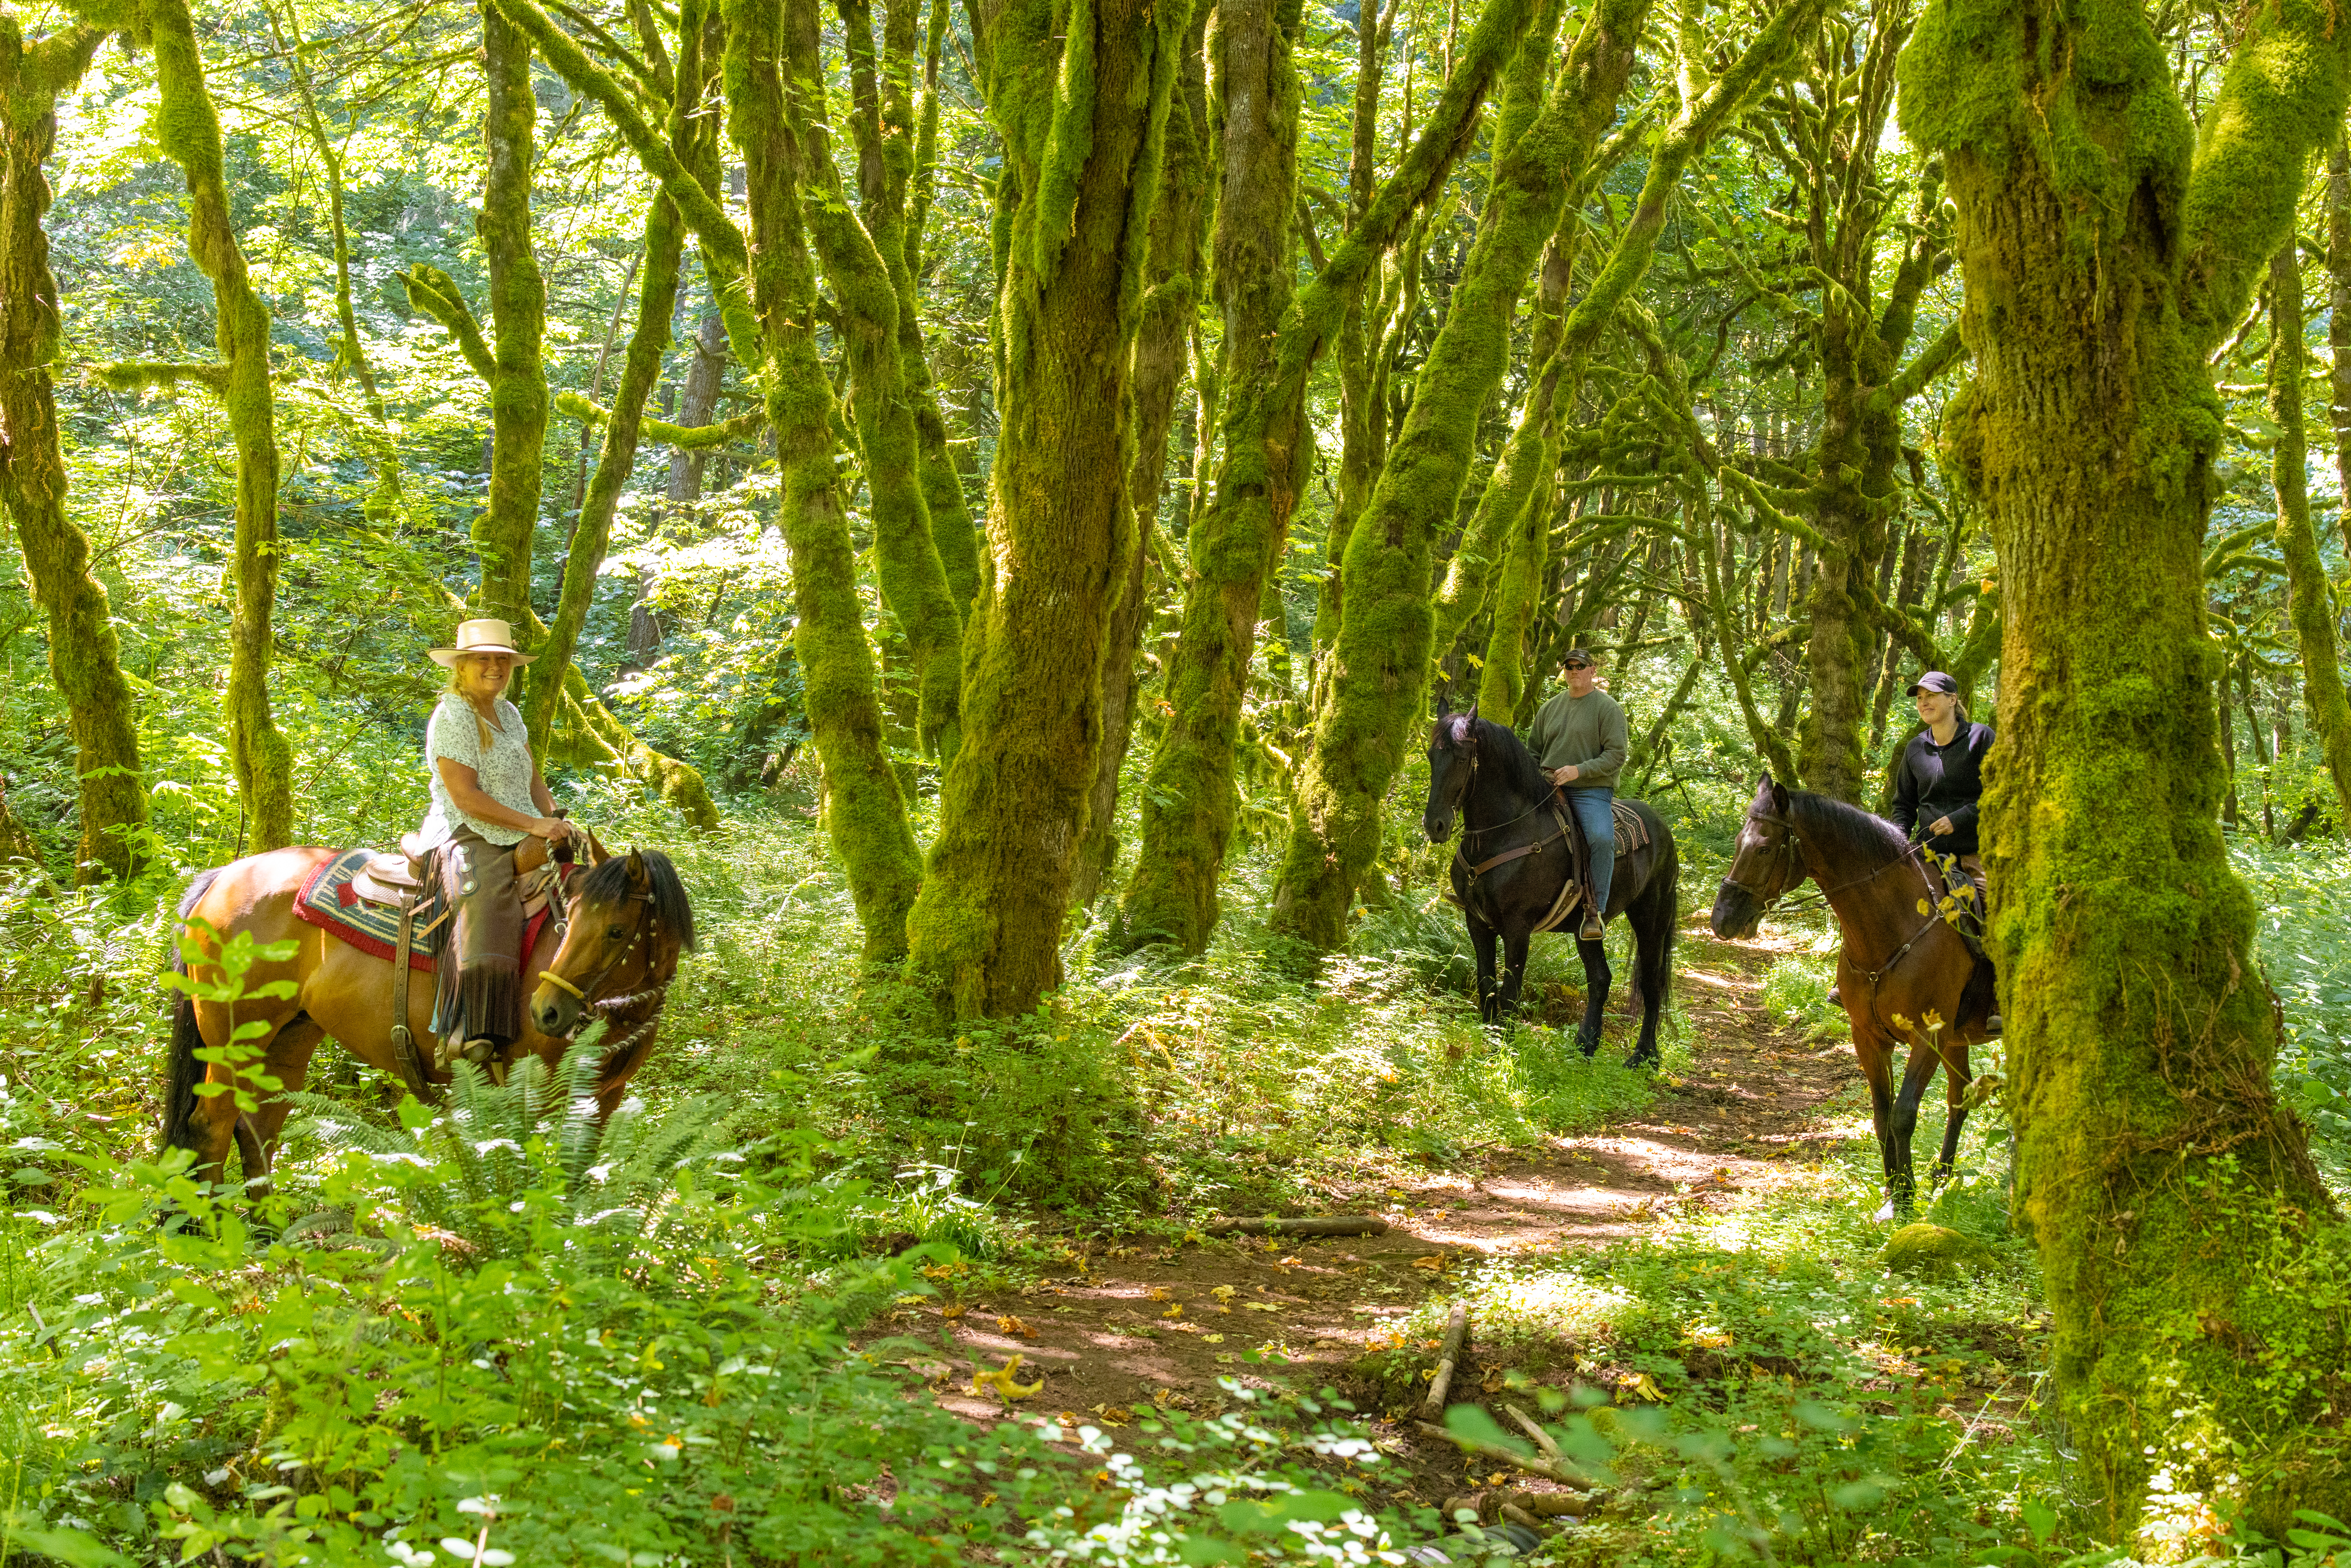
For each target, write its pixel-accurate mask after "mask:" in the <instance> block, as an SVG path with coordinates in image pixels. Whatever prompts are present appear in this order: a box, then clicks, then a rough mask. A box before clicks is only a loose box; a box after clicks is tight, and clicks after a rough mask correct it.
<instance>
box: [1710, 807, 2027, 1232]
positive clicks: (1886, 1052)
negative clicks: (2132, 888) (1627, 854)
mask: <svg viewBox="0 0 2351 1568" xmlns="http://www.w3.org/2000/svg"><path fill="white" fill-rule="evenodd" d="M1807 878H1810V879H1811V880H1812V881H1813V882H1814V883H1817V884H1818V885H1819V887H1820V890H1821V892H1822V894H1823V895H1824V896H1825V897H1826V898H1827V900H1828V905H1829V908H1830V909H1831V910H1832V911H1833V912H1834V914H1835V915H1836V920H1837V931H1838V934H1839V935H1840V936H1842V937H1843V938H1844V946H1842V947H1841V948H1840V949H1839V950H1838V953H1837V985H1838V987H1839V988H1840V990H1841V993H1842V995H1843V998H1844V1012H1845V1018H1846V1019H1847V1020H1848V1021H1849V1022H1850V1023H1851V1025H1852V1027H1853V1049H1854V1053H1855V1055H1856V1056H1858V1057H1859V1058H1860V1059H1861V1074H1862V1076H1863V1077H1864V1078H1865V1079H1867V1080H1868V1081H1869V1118H1870V1122H1871V1124H1872V1125H1873V1126H1874V1127H1875V1128H1876V1133H1877V1148H1878V1154H1879V1155H1880V1157H1881V1158H1882V1160H1883V1162H1884V1164H1885V1166H1886V1204H1885V1207H1882V1208H1880V1209H1879V1210H1878V1211H1877V1218H1879V1219H1880V1220H1886V1219H1893V1218H1903V1219H1907V1218H1909V1216H1910V1213H1911V1210H1912V1204H1913V1201H1914V1199H1915V1197H1916V1195H1917V1182H1916V1180H1915V1178H1914V1177H1913V1176H1912V1174H1911V1168H1910V1139H1911V1135H1912V1134H1914V1133H1916V1132H1917V1127H1918V1103H1919V1102H1920V1101H1921V1100H1923V1099H1925V1098H1926V1094H1927V1086H1928V1084H1929V1083H1930V1082H1933V1081H1934V1077H1935V1069H1936V1068H1937V1067H1938V1066H1940V1067H1942V1068H1943V1069H1944V1080H1945V1090H1944V1093H1945V1102H1944V1103H1945V1104H1946V1105H1947V1106H1948V1107H1949V1120H1948V1121H1947V1122H1946V1123H1945V1124H1944V1125H1943V1147H1942V1152H1941V1153H1940V1154H1939V1155H1938V1156H1937V1157H1936V1160H1935V1166H1934V1168H1933V1170H1932V1171H1930V1172H1929V1173H1928V1185H1929V1186H1939V1185H1940V1184H1941V1183H1942V1181H1943V1179H1944V1178H1945V1177H1947V1176H1949V1175H1950V1174H1951V1166H1952V1163H1953V1162H1954V1161H1955V1160H1956V1159H1957V1158H1958V1157H1959V1128H1960V1127H1961V1125H1962V1124H1965V1122H1966V1121H1967V1117H1968V1108H1967V1092H1968V1083H1969V1081H1970V1075H1969V1071H1968V1047H1969V1046H1970V1045H1972V1044H1974V1043H1975V1042H1977V1041H1979V1040H1988V1039H1990V1038H1991V1030H1990V1028H1989V1027H1988V1026H1989V1024H1990V1022H1991V1018H1992V1015H1993V1013H1994V1012H1995V1010H1996V1005H1995V999H1994V997H1993V992H1992V973H1991V964H1990V963H1988V962H1984V961H1981V960H1979V959H1978V958H1977V956H1975V954H1974V953H1973V952H1971V951H1970V948H1969V946H1968V943H1967V940H1966V939H1965V938H1964V937H1962V936H1960V935H1959V932H1958V930H1957V929H1955V928H1954V927H1953V926H1952V925H1950V923H1949V921H1947V920H1946V919H1944V917H1943V915H1942V914H1941V913H1940V910H1939V907H1938V906H1939V905H1940V904H1941V902H1942V899H1943V896H1944V894H1945V892H1946V889H1945V888H1944V886H1943V885H1942V877H1941V873H1940V872H1939V871H1930V870H1929V869H1928V865H1927V863H1926V859H1925V857H1924V856H1923V855H1922V854H1921V853H1920V852H1919V847H1918V846H1917V845H1916V844H1914V843H1912V842H1910V841H1909V840H1907V839H1906V838H1904V837H1903V836H1902V834H1901V832H1900V831H1899V830H1897V829H1896V827H1895V826H1894V825H1893V824H1892V823H1890V822H1888V821H1885V820H1884V819H1883V818H1880V817H1874V816H1872V815H1870V813H1868V812H1867V811H1865V810H1861V809H1860V808H1859V807H1857V806H1848V805H1846V804H1845V803H1844V802H1843V801H1842V800H1831V799H1830V798H1829V797H1827V796H1825V795H1813V794H1808V793H1806V792H1805V791H1803V790H1802V789H1787V788H1785V787H1784V786H1782V785H1781V784H1779V783H1776V782H1775V781H1773V779H1772V778H1771V775H1770V774H1769V773H1766V774H1764V775H1763V779H1762V782H1761V783H1760V784H1758V785H1757V786H1756V788H1755V799H1754V801H1753V803H1752V804H1750V806H1749V807H1748V809H1747V820H1746V821H1745V822H1744V823H1743V824H1741V825H1740V830H1739V844H1738V849H1737V852H1736V853H1735V854H1734V855H1733V856H1732V858H1731V862H1730V872H1729V875H1727V876H1725V877H1724V878H1723V879H1722V891H1721V892H1720V894H1718V895H1717V897H1716V898H1715V901H1714V913H1713V915H1712V925H1713V926H1714V934H1715V935H1716V936H1753V935H1754V934H1755V931H1756V928H1757V927H1758V926H1759V925H1761V924H1762V920H1763V911H1764V910H1766V909H1767V908H1769V907H1770V906H1771V904H1773V903H1774V902H1775V901H1777V900H1779V899H1781V898H1783V897H1785V896H1786V895H1787V894H1790V893H1791V892H1793V891H1794V890H1795V889H1796V888H1797V887H1798V886H1800V885H1801V884H1802V883H1803V882H1804V881H1805V880H1806V879H1807ZM1903 1045H1907V1046H1908V1047H1909V1049H1910V1054H1909V1058H1908V1060H1907V1061H1906V1062H1905V1063H1904V1064H1903V1069H1902V1088H1901V1091H1900V1092H1898V1093H1897V1092H1896V1091H1895V1088H1894V1082H1893V1077H1894V1075H1893V1061H1894V1052H1895V1051H1896V1048H1897V1047H1900V1046H1903Z"/></svg>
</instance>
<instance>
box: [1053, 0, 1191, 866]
mask: <svg viewBox="0 0 2351 1568" xmlns="http://www.w3.org/2000/svg"><path fill="white" fill-rule="evenodd" d="M1206 28H1207V14H1206V13H1205V11H1203V12H1196V13H1195V14H1194V15H1193V17H1192V25H1191V26H1190V28H1189V29H1188V30H1187V31H1186V34H1185V36H1184V64H1183V68H1182V73H1181V75H1180V77H1179V78H1178V79H1177V81H1176V85H1175V99H1174V100H1173V101H1172V102H1171V103H1169V105H1168V106H1167V151H1166V153H1165V159H1164V162H1165V171H1164V172H1163V175H1162V184H1161V189H1160V193H1159V201H1158V204H1156V205H1155V206H1154V207H1153V209H1152V213H1151V281H1150V286H1149V291H1148V292H1147V293H1146V294H1145V295H1144V301H1143V325H1142V327H1141V328H1140V329H1137V331H1136V332H1135V336H1134V393H1133V395H1134V415H1133V417H1134V472H1133V473H1132V474H1131V475H1130V476H1128V478H1127V500H1128V503H1129V505H1131V506H1132V507H1134V528H1135V538H1136V547H1137V548H1136V549H1135V551H1134V557H1133V559H1132V560H1131V561H1130V563H1129V565H1128V567H1127V571H1126V580H1125V581H1124V582H1123V584H1122V585H1121V586H1120V588H1119V593H1118V602H1117V604H1116V605H1114V606H1113V608H1112V610H1111V612H1110V634H1109V636H1108V638H1107V639H1105V643H1104V646H1103V650H1102V751H1101V754H1100V755H1099V756H1097V757H1096V758H1094V784H1093V790H1092V795H1091V796H1090V798H1089V799H1088V801H1087V806H1086V827H1085V834H1084V836H1083V837H1082V838H1081V840H1080V841H1079V844H1078V867H1077V871H1076V873H1074V875H1073V876H1072V878H1071V883H1070V899H1071V903H1073V904H1081V905H1083V904H1092V902H1093V900H1094V896H1095V895H1096V894H1099V893H1100V892H1101V891H1102V882H1103V879H1105V878H1106V877H1108V876H1109V874H1110V872H1111V868H1112V867H1113V864H1114V863H1115V862H1117V860H1118V847H1119V846H1118V780H1119V774H1120V772H1121V771H1122V770H1123V767H1124V764H1125V761H1126V751H1127V744H1128V742H1129V740H1130V739H1131V738H1132V737H1133V736H1134V702H1135V694H1136V688H1137V683H1138V681H1139V679H1140V675H1139V672H1138V664H1139V661H1140V659H1141V655H1142V648H1143V630H1144V625H1145V624H1146V623H1147V622H1149V620H1150V619H1151V604H1150V601H1149V597H1148V595H1147V593H1146V591H1145V584H1146V582H1147V581H1148V580H1149V575H1150V573H1149V568H1150V562H1151V554H1152V550H1151V544H1150V540H1151V537H1152V533H1153V530H1155V528H1157V527H1158V526H1159V497H1160V491H1161V490H1162V489H1163V488H1164V487H1165V480H1166V474H1167V438H1168V434H1169V432H1170V431H1171V430H1172V429H1173V428H1174V426H1175V403H1176V399H1177V398H1178V396H1179V395H1180V394H1181V393H1182V392H1183V390H1184V380H1185V374H1184V372H1185V370H1186V348H1187V346H1188V345H1189V343H1190V341H1191V337H1192V332H1193V329H1194V326H1195V324H1196V323H1195V318H1196V315H1197V313H1198V311H1199V308H1200V264H1201V256H1202V254H1203V250H1204V246H1203V244H1202V241H1203V238H1204V235H1203V227H1204V225H1203V219H1204V218H1205V217H1206V215H1207V194H1208V178H1209V171H1210V167H1211V160H1210V158H1209V156H1208V82H1207V54H1206V50H1205V48H1204V47H1203V36H1204V34H1205V31H1206Z"/></svg>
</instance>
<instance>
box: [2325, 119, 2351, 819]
mask: <svg viewBox="0 0 2351 1568" xmlns="http://www.w3.org/2000/svg"><path fill="white" fill-rule="evenodd" d="M2326 307H2327V308H2326V347H2327V372H2326V379H2327V388H2328V390H2329V392H2332V393H2333V396H2332V397H2331V398H2330V399H2329V400H2328V404H2327V411H2326V412H2327V418H2328V420H2329V421H2330V423H2332V424H2333V425H2334V429H2335V479H2336V482H2337V488H2336V490H2335V494H2336V495H2338V496H2340V497H2343V499H2342V501H2341V503H2340V504H2339V505H2337V506H2336V507H2335V527H2336V528H2338V529H2339V530H2341V532H2342V535H2343V552H2344V554H2345V555H2346V556H2351V146H2346V144H2345V141H2344V133H2343V130H2342V128H2341V127H2339V126H2338V127H2336V128H2335V137H2334V139H2333V140H2332V141H2329V142H2328V143H2327V144H2326ZM2345 828H2346V831H2351V822H2346V823H2345Z"/></svg>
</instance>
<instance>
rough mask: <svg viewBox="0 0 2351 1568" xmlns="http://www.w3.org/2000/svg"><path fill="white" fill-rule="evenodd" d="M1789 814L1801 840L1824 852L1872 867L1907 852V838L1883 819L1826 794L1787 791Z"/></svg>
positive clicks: (1908, 844) (1908, 846) (1796, 790)
mask: <svg viewBox="0 0 2351 1568" xmlns="http://www.w3.org/2000/svg"><path fill="white" fill-rule="evenodd" d="M1788 815H1789V816H1790V817H1791V818H1792V819H1793V820H1794V821H1795V824H1796V831H1798V832H1800V833H1802V835H1803V837H1804V841H1805V842H1806V843H1808V844H1810V845H1812V846H1813V848H1814V849H1816V850H1818V851H1820V852H1822V853H1823V855H1824V856H1827V855H1838V854H1843V855H1849V856H1852V857H1854V858H1855V859H1858V860H1861V861H1864V862H1867V863H1868V864H1869V865H1870V866H1871V867H1872V868H1873V869H1874V868H1876V867H1877V866H1880V865H1883V864H1885V863H1886V862H1889V861H1892V860H1896V859H1898V858H1900V857H1901V856H1903V855H1907V854H1908V853H1909V852H1910V841H1909V840H1908V839H1906V838H1904V837H1903V836H1902V830H1901V829H1899V828H1897V827H1896V826H1895V825H1894V824H1893V823H1891V822H1889V821H1886V819H1885V818H1883V817H1880V816H1877V815H1876V814H1874V813H1872V812H1868V811H1865V810H1862V809H1861V808H1860V807H1858V806H1848V805H1846V804H1845V803H1844V801H1842V800H1833V799H1831V798H1830V797H1828V796H1826V795H1814V794H1811V793H1809V792H1807V791H1805V790H1802V789H1791V790H1789V791H1788Z"/></svg>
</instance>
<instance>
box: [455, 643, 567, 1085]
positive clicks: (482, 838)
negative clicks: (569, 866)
mask: <svg viewBox="0 0 2351 1568" xmlns="http://www.w3.org/2000/svg"><path fill="white" fill-rule="evenodd" d="M432 653H433V657H434V660H435V661H436V662H438V663H440V664H444V665H446V666H447V667H448V670H449V690H448V693H447V695H444V696H443V697H442V699H441V701H440V703H439V704H438V705H437V706H435V707H434V710H433V719H432V722H431V723H430V724H428V725H427V726H426V727H425V730H424V764H425V772H426V774H427V775H428V776H429V778H430V779H431V783H432V789H433V810H431V811H430V812H428V813H426V815H425V818H424V828H423V838H424V841H426V842H427V843H431V844H435V845H438V846H439V847H440V875H441V886H442V891H443V893H444V896H445V897H446V898H447V899H448V900H449V903H450V904H451V905H453V906H454V907H455V910H456V912H457V915H456V919H455V922H454V926H453V929H452V930H451V932H450V935H449V936H448V938H447V940H446V941H445V942H444V945H443V949H442V950H443V953H444V957H445V958H448V959H454V960H455V961H454V962H444V963H443V964H441V965H440V989H439V992H438V996H437V998H436V1000H435V1003H434V1010H433V1032H434V1035H435V1036H437V1037H438V1038H439V1039H440V1040H441V1041H442V1060H443V1062H444V1065H445V1064H446V1061H447V1060H448V1059H449V1058H450V1057H451V1056H455V1055H463V1056H465V1057H466V1058H468V1059H469V1060H472V1061H487V1060H489V1059H490V1058H491V1057H493V1056H495V1055H496V1053H497V1051H499V1049H500V1048H501V1047H503V1046H504V1045H505V1044H506V1043H507V1041H509V1040H514V1039H516V1038H517V1037H518V1036H519V1035H520V1034H521V1033H522V1000H523V998H522V903H521V900H520V899H519V898H518V897H517V895H516V893H515V853H514V852H515V846H516V845H517V844H518V843H520V842H521V841H523V840H524V839H525V838H528V837H529V836H530V835H532V834H537V835H538V837H540V838H543V839H549V840H553V841H563V840H565V839H568V838H569V837H571V836H572V835H573V834H574V833H576V832H577V831H578V830H577V829H575V828H573V827H572V826H571V824H570V823H569V822H566V821H563V820H562V819H561V818H560V817H558V816H556V815H555V797H553V796H552V795H550V794H549V793H548V790H547V781H546V780H545V779H541V778H540V777H539V773H538V764H537V763H536V762H534V761H533V760H532V759H531V755H530V740H529V737H528V735H527V734H526V732H525V730H524V727H523V720H522V714H521V713H520V712H519V711H518V710H517V708H516V707H515V706H514V705H513V704H512V703H510V702H508V701H507V700H506V695H505V693H506V689H507V681H508V680H509V679H511V678H512V676H513V674H514V672H515V670H516V669H517V667H519V666H520V665H523V664H529V663H530V661H531V658H532V655H530V654H528V653H522V652H521V651H519V650H518V649H517V648H516V647H515V646H514V629H513V628H512V627H511V626H509V625H507V623H506V622H503V621H497V620H483V621H466V622H461V623H460V624H459V625H458V627H457V641H456V645H455V647H451V648H435V649H434V650H432Z"/></svg>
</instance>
